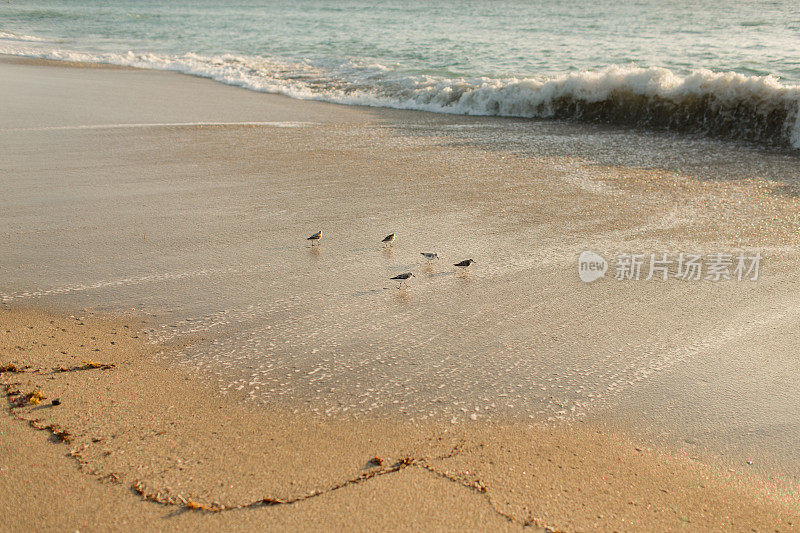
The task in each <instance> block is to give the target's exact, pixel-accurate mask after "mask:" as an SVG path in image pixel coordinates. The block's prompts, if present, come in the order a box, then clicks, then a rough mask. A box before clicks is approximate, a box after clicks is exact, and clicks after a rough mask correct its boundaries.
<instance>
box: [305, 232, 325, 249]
mask: <svg viewBox="0 0 800 533" xmlns="http://www.w3.org/2000/svg"><path fill="white" fill-rule="evenodd" d="M321 238H322V232H321V231H318V232H316V233H315V234H314V235H312V236H311V237H309V238H308V239H306V240H307V241H311V246H314V245H316V244H319V240H320V239H321Z"/></svg>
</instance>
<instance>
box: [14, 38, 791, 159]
mask: <svg viewBox="0 0 800 533" xmlns="http://www.w3.org/2000/svg"><path fill="white" fill-rule="evenodd" d="M0 53H5V54H14V55H27V56H34V57H41V58H46V59H56V60H68V61H82V62H101V63H111V64H116V65H125V66H132V67H138V68H148V69H158V70H173V71H178V72H182V73H185V74H191V75H195V76H202V77H207V78H211V79H214V80H216V81H219V82H222V83H226V84H230V85H236V86H240V87H245V88H248V89H252V90H255V91H262V92H269V93H276V94H282V95H286V96H290V97H293V98H299V99H309V100H322V101H328V102H335V103H341V104H351V105H367V106H378V107H393V108H400V109H416V110H425V111H433V112H438V113H452V114H463V115H486V116H501V117H526V118H541V119H558V120H574V121H585V122H592V123H602V124H613V125H619V126H630V127H644V128H650V129H657V130H669V131H675V132H681V133H690V134H700V135H705V136H709V137H715V138H722V139H731V140H744V141H749V142H755V143H760V144H765V145H770V146H775V147H783V148H787V147H788V148H793V149H800V114H799V113H798V108H799V107H800V85H786V84H783V83H781V82H780V81H779V80H778V79H777V78H775V77H773V76H748V75H744V74H739V73H735V72H722V73H719V72H712V71H710V70H695V71H692V72H690V73H687V74H685V75H681V74H678V73H675V72H672V71H670V70H667V69H663V68H633V67H619V66H613V67H609V68H606V69H603V70H600V71H581V72H572V73H569V74H564V75H561V76H556V77H549V78H524V79H517V78H507V79H493V78H445V77H437V76H424V75H409V74H408V73H403V72H400V71H399V70H397V69H394V68H390V67H386V66H383V65H378V64H370V63H366V62H358V61H353V60H348V61H339V62H333V61H327V62H325V61H316V62H315V61H311V60H300V61H288V60H283V59H271V58H263V57H255V56H233V55H222V56H203V55H198V54H185V55H180V56H167V55H156V54H141V53H133V52H128V53H127V54H114V53H101V54H90V53H83V52H73V51H65V50H49V51H42V50H35V49H30V50H23V49H19V48H12V47H3V46H2V45H0Z"/></svg>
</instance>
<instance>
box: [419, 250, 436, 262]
mask: <svg viewBox="0 0 800 533" xmlns="http://www.w3.org/2000/svg"><path fill="white" fill-rule="evenodd" d="M420 253H421V254H422V257H424V258H425V259H427V260H428V262H429V263H430V262H431V261H433V260H434V259H439V254H436V253H433V252H420Z"/></svg>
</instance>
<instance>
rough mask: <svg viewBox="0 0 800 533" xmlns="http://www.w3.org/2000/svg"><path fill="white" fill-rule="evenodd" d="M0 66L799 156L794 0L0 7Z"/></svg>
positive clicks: (17, 3) (333, 0) (244, 1)
mask: <svg viewBox="0 0 800 533" xmlns="http://www.w3.org/2000/svg"><path fill="white" fill-rule="evenodd" d="M0 53H3V54H12V55H24V56H33V57H42V58H49V59H60V60H72V61H89V62H103V63H113V64H118V65H129V66H134V67H141V68H151V69H164V70H175V71H179V72H184V73H187V74H193V75H197V76H203V77H208V78H212V79H214V80H217V81H220V82H222V83H227V84H231V85H237V86H242V87H246V88H248V89H252V90H256V91H264V92H270V93H278V94H284V95H287V96H291V97H293V98H302V99H314V100H324V101H329V102H338V103H343V104H357V105H371V106H383V107H395V108H404V109H420V110H427V111H434V112H440V113H456V114H470V115H497V116H512V117H530V118H542V119H559V120H575V121H587V122H596V123H608V124H617V125H622V126H633V127H646V128H651V129H657V130H669V131H676V132H685V133H689V134H700V135H707V136H710V137H716V138H723V139H740V140H745V141H750V142H756V143H762V144H766V145H769V146H774V147H779V148H791V149H800V114H798V107H799V106H800V2H798V1H797V0H778V1H773V2H761V1H752V2H751V1H748V2H741V1H739V0H737V1H733V0H638V1H630V2H629V1H624V2H621V1H619V0H594V1H591V2H589V1H573V0H542V1H522V0H509V1H490V0H440V1H437V2H431V1H427V0H424V1H423V0H387V1H372V2H359V1H342V0H295V1H291V2H289V1H275V2H266V1H262V2H259V1H254V0H253V1H250V0H218V1H214V2H211V1H208V0H170V1H146V0H145V1H138V0H136V1H134V0H102V1H101V0H64V1H39V2H37V1H22V0H11V1H10V2H7V3H6V0H3V3H2V4H0Z"/></svg>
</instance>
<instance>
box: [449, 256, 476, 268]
mask: <svg viewBox="0 0 800 533" xmlns="http://www.w3.org/2000/svg"><path fill="white" fill-rule="evenodd" d="M474 262H475V261H474V260H472V259H466V260H464V261H461V262H459V263H456V264H454V265H453V266H455V267H461V268H463V269H465V270H466V268H467V267H468V266H470V265H471V264H472V263H474Z"/></svg>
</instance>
